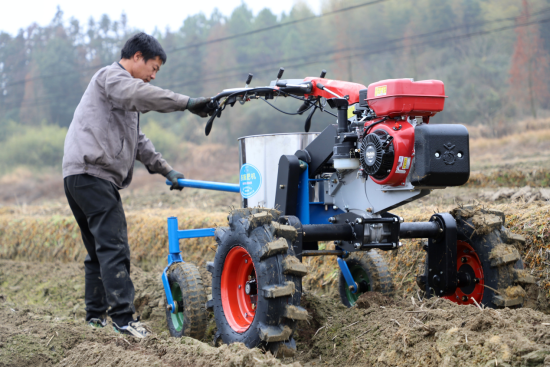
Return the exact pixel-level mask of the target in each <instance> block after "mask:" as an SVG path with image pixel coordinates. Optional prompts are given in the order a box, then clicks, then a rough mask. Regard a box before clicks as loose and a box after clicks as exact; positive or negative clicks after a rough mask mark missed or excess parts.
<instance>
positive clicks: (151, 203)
mask: <svg viewBox="0 0 550 367" xmlns="http://www.w3.org/2000/svg"><path fill="white" fill-rule="evenodd" d="M520 125H521V124H520ZM520 125H518V126H520ZM520 127H521V128H520V129H519V130H520V131H521V132H519V133H510V134H509V135H507V136H504V137H499V138H491V139H486V138H484V136H489V135H487V134H486V132H484V130H483V128H479V129H470V130H471V133H472V134H471V135H472V139H471V155H472V169H473V172H472V176H471V180H470V182H469V183H468V184H467V185H466V186H465V187H460V188H448V189H446V190H434V191H433V192H432V194H431V195H429V196H427V197H425V198H422V199H420V200H417V201H415V202H413V203H410V204H408V205H406V206H404V207H401V208H397V209H395V210H394V211H392V212H394V213H396V214H398V215H400V216H402V217H404V218H405V220H406V221H426V220H428V219H429V217H430V216H431V214H432V213H434V212H445V211H450V210H452V209H453V208H455V207H457V206H458V205H462V204H479V205H482V206H490V207H492V208H495V209H496V210H500V211H503V212H504V213H505V219H506V227H507V228H509V229H511V230H512V231H514V232H515V233H519V234H521V235H523V236H524V237H525V238H526V243H525V244H524V245H521V246H517V250H518V251H519V252H520V253H521V254H522V257H523V259H524V264H525V268H526V269H527V271H528V272H529V273H530V274H531V275H533V276H534V277H535V279H536V281H537V283H536V284H535V285H532V286H530V287H529V288H527V299H526V302H525V304H524V306H525V307H524V308H522V309H504V310H498V311H496V310H490V309H479V308H477V307H475V306H458V305H456V304H453V303H451V302H449V301H446V300H442V299H430V300H423V299H422V298H421V294H420V292H417V290H418V288H417V286H416V284H415V275H416V274H417V273H418V272H419V271H421V270H422V269H423V264H424V256H425V255H424V251H422V242H421V241H418V240H404V241H403V247H402V248H401V249H399V251H391V252H388V253H385V254H384V256H385V259H386V261H387V262H388V265H389V268H390V270H391V271H392V274H393V282H394V287H395V292H394V294H393V295H392V297H391V298H390V297H387V296H384V295H380V294H377V293H371V294H367V295H364V296H363V297H362V298H361V299H360V300H359V301H358V307H354V308H352V309H346V308H345V307H344V306H342V305H341V304H340V302H339V300H338V298H337V285H338V268H337V264H336V261H335V258H333V257H325V258H321V257H319V258H308V259H307V260H305V263H306V265H308V269H309V274H308V276H307V277H305V278H304V286H305V293H304V296H303V298H302V300H303V302H302V305H303V306H304V307H306V308H307V309H308V311H309V314H310V316H311V317H310V319H309V320H308V321H304V322H300V324H299V326H298V330H297V347H298V353H297V356H296V357H295V358H294V359H287V360H282V361H281V360H277V359H275V358H273V357H272V356H271V355H270V354H265V353H263V352H262V351H260V350H258V349H253V350H248V349H247V348H245V347H244V346H243V345H242V344H236V345H231V346H225V345H224V346H221V347H217V348H215V347H213V346H211V340H212V336H213V334H214V332H215V323H214V321H213V319H212V315H210V320H209V324H208V329H207V334H206V337H205V340H202V341H197V340H192V339H190V338H183V339H175V338H172V337H170V336H169V335H168V332H167V330H166V327H165V312H164V299H163V291H162V285H161V282H160V276H159V275H160V273H161V271H162V269H163V267H164V266H165V265H164V264H165V262H166V254H167V245H166V243H167V239H166V218H167V217H168V216H172V215H176V216H178V218H179V219H180V228H200V227H205V226H206V227H209V226H214V225H223V223H224V221H225V217H226V215H227V212H228V211H229V208H230V207H239V206H240V202H239V198H238V195H231V194H229V195H228V194H224V193H216V192H209V191H199V190H188V189H186V190H184V191H182V192H170V191H168V190H167V188H166V186H165V185H164V182H163V179H162V177H160V176H158V175H149V174H148V173H146V172H145V171H144V170H138V171H137V172H136V178H135V182H134V183H133V185H132V188H131V189H130V190H124V191H121V194H122V197H123V202H124V207H125V209H126V212H127V218H128V224H129V231H128V232H129V236H130V237H131V238H130V245H131V250H132V274H131V275H132V279H133V280H134V283H135V286H136V298H135V306H136V309H137V313H138V314H139V315H140V316H141V317H142V319H143V320H144V321H145V322H146V323H147V324H148V325H149V326H151V328H152V329H153V331H154V332H155V336H154V337H153V338H150V339H148V340H145V341H139V340H136V339H134V338H132V337H128V336H121V335H118V334H116V333H115V332H114V331H113V330H112V329H111V328H109V327H108V328H105V329H101V330H97V329H92V328H90V327H89V326H87V325H85V323H84V321H83V317H84V304H83V303H84V301H83V296H84V291H83V287H84V274H83V268H82V265H81V260H82V259H83V257H84V255H85V253H84V250H83V246H82V244H81V240H80V235H79V231H78V228H77V227H76V225H75V223H74V219H73V218H72V216H71V213H70V211H69V210H68V207H67V205H66V202H65V200H64V197H63V190H62V184H61V180H60V178H59V174H58V173H52V174H49V175H48V174H46V175H44V176H41V177H38V178H37V177H36V176H35V175H34V174H31V172H29V171H26V170H24V169H22V170H19V171H16V172H14V173H12V174H11V175H9V176H4V177H2V178H0V193H1V194H0V259H1V260H0V367H2V366H125V365H134V366H219V365H229V366H277V365H285V364H286V365H294V366H298V365H303V366H320V365H328V366H335V365H350V366H355V365H357V366H465V365H467V366H497V365H498V366H539V365H541V366H542V365H549V366H550V357H548V355H550V316H548V314H550V300H549V298H550V280H549V269H550V267H549V266H550V202H549V201H548V200H549V199H548V197H547V195H548V191H547V190H548V187H549V182H550V181H549V180H550V171H548V167H549V166H550V164H549V163H548V162H549V157H550V146H549V145H548V142H549V141H550V140H548V137H549V136H550V135H549V134H550V120H544V121H538V122H536V121H535V122H525V123H524V124H523V125H521V126H520ZM197 152H198V154H194V155H190V156H189V157H187V158H188V159H187V161H186V162H184V163H183V164H181V165H176V166H175V167H176V169H178V168H179V169H180V170H182V171H183V172H185V173H186V176H187V177H189V178H196V179H206V180H214V181H230V182H236V179H237V177H236V172H237V169H238V165H237V161H236V159H233V158H235V157H236V156H237V152H236V150H235V149H233V150H230V151H229V152H228V151H227V149H226V148H225V147H219V146H218V147H215V146H205V147H201V148H200V150H199V151H197ZM219 152H223V154H221V153H219ZM321 245H322V246H324V247H325V248H327V249H331V248H332V247H333V244H332V243H326V244H321ZM213 246H214V243H213V241H212V240H211V239H197V240H192V241H182V251H183V256H184V258H185V259H187V260H189V261H192V262H195V263H196V264H197V265H198V266H199V269H200V271H201V276H203V277H204V278H205V283H206V284H209V283H210V278H209V276H210V274H209V273H208V272H206V271H205V270H204V263H205V262H206V261H209V260H212V258H213V255H214V251H212V248H213ZM507 291H508V292H510V295H511V296H515V295H517V291H518V290H517V289H509V290H507Z"/></svg>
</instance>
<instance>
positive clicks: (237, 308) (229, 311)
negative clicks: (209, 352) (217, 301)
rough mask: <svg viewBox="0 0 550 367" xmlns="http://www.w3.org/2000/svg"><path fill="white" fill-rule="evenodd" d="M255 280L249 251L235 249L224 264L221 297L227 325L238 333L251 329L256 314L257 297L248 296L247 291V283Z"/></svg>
mask: <svg viewBox="0 0 550 367" xmlns="http://www.w3.org/2000/svg"><path fill="white" fill-rule="evenodd" d="M255 279H256V270H255V268H254V264H253V263H252V258H251V257H250V254H249V253H248V251H246V250H245V249H244V248H242V247H240V246H237V247H233V248H232V249H231V250H230V251H229V253H228V254H227V256H226V257H225V262H224V264H223V271H222V278H221V296H222V307H223V312H224V314H225V318H226V319H227V323H228V324H229V326H231V328H232V329H233V330H235V331H236V332H238V333H242V332H245V331H246V330H247V329H248V328H249V327H250V324H252V321H253V320H254V316H255V314H256V311H255V310H256V307H255V306H256V305H257V295H248V294H246V291H245V289H246V284H247V282H249V281H250V280H255ZM253 301H255V302H253ZM253 304H254V306H253Z"/></svg>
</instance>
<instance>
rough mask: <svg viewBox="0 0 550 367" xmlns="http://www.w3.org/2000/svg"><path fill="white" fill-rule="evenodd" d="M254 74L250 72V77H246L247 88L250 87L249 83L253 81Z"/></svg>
mask: <svg viewBox="0 0 550 367" xmlns="http://www.w3.org/2000/svg"><path fill="white" fill-rule="evenodd" d="M253 76H254V74H250V73H249V74H248V78H246V82H245V85H244V87H245V88H248V85H249V84H250V82H251V81H252V77H253Z"/></svg>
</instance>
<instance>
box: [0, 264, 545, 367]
mask: <svg viewBox="0 0 550 367" xmlns="http://www.w3.org/2000/svg"><path fill="white" fill-rule="evenodd" d="M158 274H159V273H158V269H155V270H154V271H150V272H145V271H143V270H141V269H140V268H138V267H137V266H135V265H134V266H133V267H132V277H133V279H134V282H135V285H136V294H137V296H136V306H137V309H138V312H139V313H141V316H142V317H143V318H144V319H145V322H146V323H147V324H148V325H150V326H151V327H152V329H153V331H154V332H155V335H154V336H153V337H152V338H149V339H146V340H143V341H140V340H137V339H134V338H133V337H129V336H121V335H119V334H116V333H115V332H114V331H113V330H112V329H111V328H110V327H107V328H104V329H94V328H91V327H89V326H87V325H85V323H84V321H83V316H84V312H83V309H82V308H83V304H82V296H83V282H84V277H83V271H82V266H81V265H80V264H77V263H59V262H58V263H32V262H22V261H10V260H0V283H1V286H2V295H1V296H0V299H1V300H0V325H1V326H0V366H17V367H19V366H67V367H68V366H123V365H132V366H222V365H223V366H225V365H228V366H282V365H293V366H299V365H302V366H336V365H349V366H464V365H468V366H496V365H499V366H538V365H543V364H544V365H547V364H548V363H550V356H549V355H550V316H549V315H546V314H544V313H542V312H539V311H535V310H533V309H530V308H523V309H503V310H498V311H497V310H492V309H480V308H477V307H475V306H458V305H456V304H454V303H451V302H449V301H447V300H444V299H429V300H423V299H421V298H418V297H417V296H415V297H409V298H403V299H397V298H390V297H387V296H384V295H381V294H378V293H368V294H365V295H363V296H362V297H361V298H360V300H359V301H358V304H359V305H361V307H354V308H351V309H347V308H345V307H344V306H342V305H341V304H340V302H339V300H338V299H336V298H335V297H331V296H328V295H323V296H316V295H314V294H313V293H312V292H309V291H306V292H305V294H304V296H303V302H302V305H303V306H304V307H305V308H306V309H307V310H308V311H309V315H310V319H309V320H307V321H302V322H300V323H299V325H298V328H297V346H298V353H297V356H296V357H295V358H294V359H287V360H277V359H275V358H273V356H271V355H270V354H269V353H268V354H265V353H263V352H262V351H261V350H259V349H252V350H249V349H247V348H246V347H244V346H243V345H242V344H234V345H229V346H228V345H222V346H221V347H218V348H215V347H213V346H211V343H209V341H210V340H211V339H210V340H208V339H207V340H203V341H198V340H194V339H191V338H182V339H176V338H172V337H170V336H169V335H168V333H167V331H166V328H165V326H164V322H165V320H164V311H163V309H162V301H161V300H162V295H161V288H160V287H161V285H160V280H159V276H158ZM159 301H160V302H159ZM211 324H212V322H211ZM209 334H210V338H211V335H212V334H211V333H209Z"/></svg>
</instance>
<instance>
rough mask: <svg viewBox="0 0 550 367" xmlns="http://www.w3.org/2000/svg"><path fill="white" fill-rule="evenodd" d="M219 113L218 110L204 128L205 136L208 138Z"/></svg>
mask: <svg viewBox="0 0 550 367" xmlns="http://www.w3.org/2000/svg"><path fill="white" fill-rule="evenodd" d="M217 112H218V111H217V110H216V112H215V113H214V114H213V115H212V116H210V118H209V119H208V121H207V122H206V126H205V127H204V134H205V135H206V136H208V135H209V134H210V130H212V125H213V124H214V119H215V118H216V115H217Z"/></svg>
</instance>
